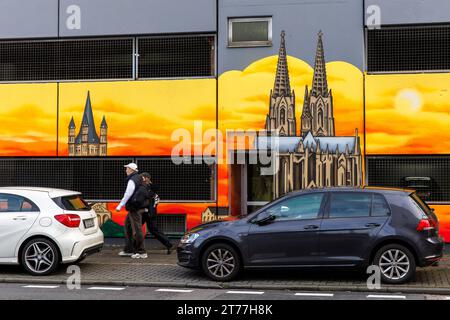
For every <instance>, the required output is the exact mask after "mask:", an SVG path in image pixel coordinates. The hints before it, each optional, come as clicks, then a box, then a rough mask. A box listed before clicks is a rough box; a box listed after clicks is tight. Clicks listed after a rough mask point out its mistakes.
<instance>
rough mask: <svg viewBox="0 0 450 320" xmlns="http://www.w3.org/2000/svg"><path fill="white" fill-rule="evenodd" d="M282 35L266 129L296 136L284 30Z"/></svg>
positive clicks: (292, 94) (293, 98)
mask: <svg viewBox="0 0 450 320" xmlns="http://www.w3.org/2000/svg"><path fill="white" fill-rule="evenodd" d="M280 36H281V41H280V49H279V51H278V63H277V71H276V74H275V82H274V85H273V90H271V92H270V106H269V113H268V114H267V117H266V130H267V131H271V132H276V134H278V135H280V136H295V135H296V130H297V123H296V120H295V93H294V91H291V84H290V82H289V71H288V65H287V55H286V43H285V39H284V37H285V33H284V31H282V32H281V35H280Z"/></svg>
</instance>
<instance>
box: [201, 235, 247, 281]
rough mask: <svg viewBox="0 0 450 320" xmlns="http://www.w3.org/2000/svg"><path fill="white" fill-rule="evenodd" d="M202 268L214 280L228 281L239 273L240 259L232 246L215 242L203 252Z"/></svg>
mask: <svg viewBox="0 0 450 320" xmlns="http://www.w3.org/2000/svg"><path fill="white" fill-rule="evenodd" d="M202 268H203V272H204V273H205V274H206V275H207V276H208V277H209V278H211V279H213V280H215V281H230V280H232V279H235V278H236V277H237V275H238V274H239V271H240V269H241V260H240V258H239V254H238V253H237V252H236V250H235V249H234V248H233V247H232V246H230V245H228V244H226V243H216V244H213V245H212V246H210V247H208V248H207V249H206V251H205V252H204V253H203V256H202Z"/></svg>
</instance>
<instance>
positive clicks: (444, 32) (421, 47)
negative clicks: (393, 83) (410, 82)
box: [366, 25, 450, 73]
mask: <svg viewBox="0 0 450 320" xmlns="http://www.w3.org/2000/svg"><path fill="white" fill-rule="evenodd" d="M366 32H367V71H368V72H370V73H388V72H417V71H420V72H423V71H432V72H433V71H434V72H437V71H444V70H450V55H449V54H448V52H449V51H450V25H429V26H396V27H382V28H380V29H373V30H372V29H370V30H369V29H367V31H366Z"/></svg>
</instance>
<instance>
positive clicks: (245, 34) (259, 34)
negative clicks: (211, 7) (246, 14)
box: [228, 17, 272, 47]
mask: <svg viewBox="0 0 450 320" xmlns="http://www.w3.org/2000/svg"><path fill="white" fill-rule="evenodd" d="M271 45H272V17H260V18H229V19H228V46H229V47H259V46H271Z"/></svg>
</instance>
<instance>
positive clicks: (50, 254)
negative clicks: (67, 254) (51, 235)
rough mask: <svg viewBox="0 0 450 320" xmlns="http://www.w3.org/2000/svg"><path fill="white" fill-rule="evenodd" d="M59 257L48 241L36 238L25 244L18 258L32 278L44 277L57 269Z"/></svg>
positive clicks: (53, 245) (55, 248) (56, 250)
mask: <svg viewBox="0 0 450 320" xmlns="http://www.w3.org/2000/svg"><path fill="white" fill-rule="evenodd" d="M59 261H60V255H59V251H58V248H57V247H56V245H55V244H54V243H53V242H51V241H50V240H48V239H45V238H36V239H32V240H30V241H29V242H27V243H26V244H25V246H24V247H23V250H22V254H21V257H20V263H21V265H22V266H23V268H24V269H25V270H26V271H27V272H28V273H30V274H32V275H34V276H45V275H47V274H50V273H52V272H53V271H55V270H56V268H58V265H59Z"/></svg>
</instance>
